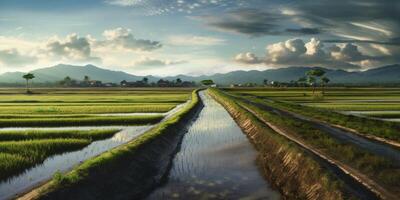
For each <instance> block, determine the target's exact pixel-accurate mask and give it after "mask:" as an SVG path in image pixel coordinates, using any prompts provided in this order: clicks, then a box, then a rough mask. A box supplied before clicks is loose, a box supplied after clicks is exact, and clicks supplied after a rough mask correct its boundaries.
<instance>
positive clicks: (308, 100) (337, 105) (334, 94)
mask: <svg viewBox="0 0 400 200" xmlns="http://www.w3.org/2000/svg"><path fill="white" fill-rule="evenodd" d="M227 90H229V91H231V92H232V93H235V94H241V95H254V96H258V97H265V98H268V99H271V100H278V101H285V102H290V103H295V104H300V105H304V106H310V107H315V108H324V109H329V110H333V111H338V112H342V113H346V114H355V115H359V116H360V115H361V116H367V117H376V118H382V119H393V120H398V119H400V88H327V89H325V92H324V93H325V94H324V95H322V94H321V92H320V91H317V92H316V93H315V94H314V95H313V93H312V90H311V89H304V88H302V89H300V88H290V89H289V88H258V89H227Z"/></svg>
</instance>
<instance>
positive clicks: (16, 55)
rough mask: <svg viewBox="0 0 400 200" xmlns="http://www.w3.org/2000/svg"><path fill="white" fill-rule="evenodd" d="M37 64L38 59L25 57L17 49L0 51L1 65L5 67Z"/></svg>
mask: <svg viewBox="0 0 400 200" xmlns="http://www.w3.org/2000/svg"><path fill="white" fill-rule="evenodd" d="M36 62H37V58H36V57H34V56H29V55H23V54H21V53H20V52H19V51H18V50H17V49H5V50H0V64H2V65H3V66H5V67H23V66H24V65H27V64H32V63H36Z"/></svg>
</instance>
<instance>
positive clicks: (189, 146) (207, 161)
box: [147, 92, 280, 200]
mask: <svg viewBox="0 0 400 200" xmlns="http://www.w3.org/2000/svg"><path fill="white" fill-rule="evenodd" d="M200 97H201V99H202V101H203V103H204V108H203V110H202V111H201V112H200V114H199V117H198V118H197V120H196V121H194V122H193V124H192V125H191V126H190V127H189V129H188V132H187V133H186V134H185V136H184V138H183V141H182V144H181V146H180V149H179V151H178V153H177V154H176V156H175V158H174V159H173V163H172V166H171V169H170V171H169V174H168V176H167V177H166V179H165V180H164V183H163V185H161V186H160V187H159V188H157V189H156V190H154V191H153V193H152V194H150V195H149V196H148V197H147V199H157V200H158V199H279V198H280V195H279V193H278V192H277V191H274V190H272V189H271V188H270V186H269V184H268V183H267V182H266V180H265V179H264V178H263V176H262V175H261V173H260V172H259V170H258V168H257V166H256V156H257V153H256V150H255V149H254V148H253V146H252V145H251V144H250V143H249V141H248V139H247V138H246V136H245V135H244V134H243V133H242V131H241V129H240V127H239V126H238V125H237V124H236V123H235V121H234V120H233V119H232V118H231V116H230V115H229V113H228V112H227V111H226V110H225V109H224V108H223V107H222V106H221V105H220V104H218V103H217V102H216V101H215V100H213V99H212V98H211V97H210V96H208V95H207V94H205V92H200Z"/></svg>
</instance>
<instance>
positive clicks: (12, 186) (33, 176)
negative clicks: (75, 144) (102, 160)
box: [0, 126, 152, 199]
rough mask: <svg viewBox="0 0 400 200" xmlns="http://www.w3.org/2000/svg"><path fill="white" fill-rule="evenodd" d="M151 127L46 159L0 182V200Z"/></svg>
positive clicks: (132, 130) (124, 132)
mask: <svg viewBox="0 0 400 200" xmlns="http://www.w3.org/2000/svg"><path fill="white" fill-rule="evenodd" d="M151 127H152V126H135V127H134V126H132V127H127V128H124V129H123V130H121V131H120V132H118V133H116V134H115V135H114V136H113V137H112V138H109V139H106V140H101V141H95V142H93V143H91V144H90V145H88V146H87V147H85V148H83V149H81V150H79V151H73V152H67V153H64V154H60V155H55V156H52V157H50V158H48V159H46V160H45V161H44V162H43V163H42V164H39V165H37V166H35V167H33V168H30V169H28V170H26V171H25V172H24V173H22V174H19V175H17V176H14V177H11V178H10V179H8V180H5V181H2V182H0V199H10V198H12V197H14V196H15V195H17V194H20V193H22V192H26V191H28V190H30V189H32V188H33V187H35V186H37V185H38V184H40V183H43V182H44V181H47V180H49V179H50V178H51V177H52V176H53V174H54V173H55V172H57V171H60V172H65V171H68V170H70V169H71V168H72V167H74V166H76V165H78V164H80V163H81V162H83V161H85V160H87V159H89V158H92V157H94V156H97V155H99V154H101V153H103V152H105V151H107V150H109V149H112V148H114V147H117V146H119V145H121V144H124V143H126V142H129V141H130V140H132V139H134V138H135V137H137V136H139V135H141V134H142V133H144V132H145V131H147V130H148V129H150V128H151Z"/></svg>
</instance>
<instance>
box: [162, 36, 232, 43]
mask: <svg viewBox="0 0 400 200" xmlns="http://www.w3.org/2000/svg"><path fill="white" fill-rule="evenodd" d="M168 43H170V44H172V45H179V46H213V45H221V44H224V43H225V40H224V39H221V38H216V37H207V36H196V35H175V36H170V37H169V38H168Z"/></svg>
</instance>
